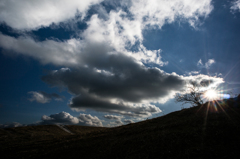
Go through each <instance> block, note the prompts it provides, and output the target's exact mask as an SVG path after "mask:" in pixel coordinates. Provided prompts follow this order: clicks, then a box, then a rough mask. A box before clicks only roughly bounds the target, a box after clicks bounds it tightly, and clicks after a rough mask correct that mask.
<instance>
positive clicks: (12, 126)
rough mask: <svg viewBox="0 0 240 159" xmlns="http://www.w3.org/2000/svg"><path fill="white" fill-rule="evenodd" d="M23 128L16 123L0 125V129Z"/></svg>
mask: <svg viewBox="0 0 240 159" xmlns="http://www.w3.org/2000/svg"><path fill="white" fill-rule="evenodd" d="M21 126H24V125H22V124H20V123H18V122H11V123H6V124H0V128H15V127H21Z"/></svg>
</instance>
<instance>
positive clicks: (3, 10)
mask: <svg viewBox="0 0 240 159" xmlns="http://www.w3.org/2000/svg"><path fill="white" fill-rule="evenodd" d="M101 1H102V0H87V1H79V0H71V1H68V2H67V1H65V0H58V1H57V2H56V1H55V0H43V1H42V0H36V1H29V0H11V1H9V0H1V4H0V19H1V21H0V22H5V23H6V24H7V25H9V26H11V27H12V28H15V29H26V30H31V29H37V28H39V27H42V26H44V27H46V26H49V25H51V24H52V23H59V22H63V21H66V20H68V19H71V18H74V17H75V15H76V14H79V15H82V16H83V17H84V15H85V14H86V11H87V10H88V9H89V7H90V6H91V5H93V4H98V3H100V2H101ZM83 17H82V18H83Z"/></svg>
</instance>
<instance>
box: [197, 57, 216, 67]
mask: <svg viewBox="0 0 240 159" xmlns="http://www.w3.org/2000/svg"><path fill="white" fill-rule="evenodd" d="M214 63H215V60H214V59H208V61H207V62H206V63H205V64H203V63H202V60H201V59H200V60H199V61H198V63H197V66H198V67H200V68H206V69H209V68H210V66H211V65H212V64H214Z"/></svg>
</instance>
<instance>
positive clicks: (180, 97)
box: [175, 82, 203, 106]
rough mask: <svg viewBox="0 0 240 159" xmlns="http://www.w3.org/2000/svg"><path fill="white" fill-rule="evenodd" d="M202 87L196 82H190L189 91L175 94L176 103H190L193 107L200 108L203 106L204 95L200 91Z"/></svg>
mask: <svg viewBox="0 0 240 159" xmlns="http://www.w3.org/2000/svg"><path fill="white" fill-rule="evenodd" d="M199 88H200V86H199V85H198V84H197V83H196V82H190V86H189V87H188V89H187V91H185V92H183V93H176V94H175V102H183V104H187V103H190V104H191V105H192V106H200V105H202V104H203V100H202V94H203V92H201V91H200V90H199Z"/></svg>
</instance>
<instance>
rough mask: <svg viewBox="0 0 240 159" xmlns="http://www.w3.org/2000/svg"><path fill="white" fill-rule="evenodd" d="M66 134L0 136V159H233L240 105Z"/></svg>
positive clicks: (238, 145) (239, 144)
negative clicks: (1, 157) (11, 137)
mask: <svg viewBox="0 0 240 159" xmlns="http://www.w3.org/2000/svg"><path fill="white" fill-rule="evenodd" d="M219 102H222V101H219ZM38 127H39V128H40V126H38ZM43 127H54V126H42V129H43ZM25 128H26V129H27V127H25ZM56 128H57V127H56ZM67 128H68V129H69V130H70V131H72V132H73V133H74V135H70V134H58V135H56V136H49V135H46V136H48V138H45V137H44V134H43V135H40V134H37V136H42V137H40V139H39V140H37V139H36V138H38V137H37V136H36V137H30V138H26V139H27V140H22V139H20V138H21V137H17V136H18V135H16V136H15V138H14V139H10V138H9V136H7V135H6V134H5V138H2V137H1V138H0V142H1V145H2V146H1V147H0V153H1V154H2V155H4V157H5V158H20V157H29V158H30V157H31V158H57V157H58V158H76V157H79V158H81V159H82V158H239V155H240V151H239V149H240V100H239V99H235V100H234V99H229V100H228V101H225V102H222V104H217V103H216V104H210V103H206V104H204V105H203V106H198V107H192V108H189V109H183V110H181V111H177V112H173V113H170V114H167V115H165V116H162V117H158V118H154V119H151V120H146V121H142V122H139V123H135V124H129V125H125V126H121V127H116V128H92V127H81V126H67ZM18 129H21V128H15V129H9V130H10V131H13V130H16V131H18ZM22 129H23V128H22ZM54 129H55V128H54ZM9 130H1V131H0V132H2V131H9ZM26 131H27V130H26ZM62 133H65V132H63V131H62ZM41 138H42V139H41ZM44 138H45V139H44ZM19 141H21V143H20V142H19ZM6 143H8V144H6Z"/></svg>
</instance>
